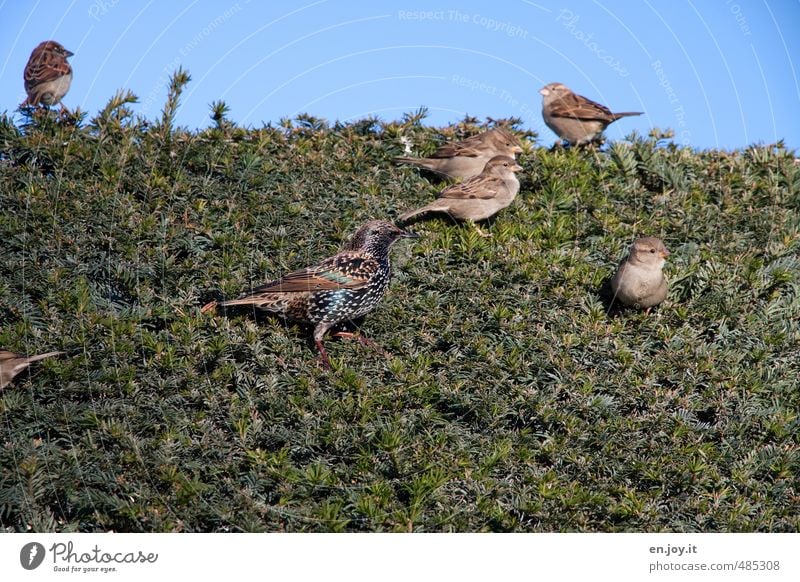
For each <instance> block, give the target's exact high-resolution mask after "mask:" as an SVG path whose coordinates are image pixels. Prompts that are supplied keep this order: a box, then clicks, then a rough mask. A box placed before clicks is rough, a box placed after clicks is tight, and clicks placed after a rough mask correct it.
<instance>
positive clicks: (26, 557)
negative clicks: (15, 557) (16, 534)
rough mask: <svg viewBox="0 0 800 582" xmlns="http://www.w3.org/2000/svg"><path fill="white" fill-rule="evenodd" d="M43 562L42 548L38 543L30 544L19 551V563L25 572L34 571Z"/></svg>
mask: <svg viewBox="0 0 800 582" xmlns="http://www.w3.org/2000/svg"><path fill="white" fill-rule="evenodd" d="M43 561H44V546H43V545H42V544H40V543H39V542H30V543H28V544H25V545H24V546H22V549H21V550H20V551H19V563H20V564H22V567H23V568H25V569H26V570H35V569H36V568H38V567H39V566H41V565H42V562H43Z"/></svg>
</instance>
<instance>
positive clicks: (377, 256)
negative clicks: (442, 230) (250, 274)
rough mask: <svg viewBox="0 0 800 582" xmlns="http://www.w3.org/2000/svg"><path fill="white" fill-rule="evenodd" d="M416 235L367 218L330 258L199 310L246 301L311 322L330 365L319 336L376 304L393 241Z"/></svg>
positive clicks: (386, 282) (325, 362)
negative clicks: (236, 297) (367, 220)
mask: <svg viewBox="0 0 800 582" xmlns="http://www.w3.org/2000/svg"><path fill="white" fill-rule="evenodd" d="M417 236H418V235H417V234H415V233H412V232H409V231H406V230H403V229H401V228H398V227H397V226H395V225H394V224H391V223H390V222H387V221H384V220H371V221H369V222H367V223H366V224H364V225H362V226H361V227H360V228H359V229H358V231H356V233H355V234H354V235H353V236H352V238H351V239H350V240H349V242H348V243H346V244H345V245H344V247H343V248H342V250H341V251H340V252H339V253H338V254H336V255H334V256H333V257H329V258H327V259H325V260H323V261H322V262H320V263H318V264H316V265H314V266H310V267H306V268H305V269H300V270H298V271H294V272H292V273H289V274H288V275H284V276H283V277H281V278H280V279H276V280H274V281H270V282H269V283H266V284H264V285H262V286H260V287H258V288H256V289H254V290H253V291H252V292H250V293H247V294H245V295H243V296H241V297H239V298H238V299H232V300H230V301H222V302H219V303H217V302H215V301H212V302H211V303H208V304H206V305H205V306H204V307H203V308H202V309H201V311H202V312H204V313H205V312H208V311H210V310H212V309H215V308H216V307H233V306H241V305H250V306H253V307H255V308H257V309H262V310H265V311H268V312H271V313H274V314H277V315H281V316H283V317H284V318H285V319H288V320H291V321H296V322H300V323H306V324H311V325H313V326H314V334H313V337H314V344H315V345H316V347H317V350H318V351H319V354H320V358H321V361H322V365H323V367H325V368H327V369H330V360H329V358H328V353H327V352H326V350H325V346H324V345H323V343H322V339H323V337H324V336H325V334H326V333H327V332H328V331H329V330H330V329H331V328H333V327H335V326H336V325H338V324H340V323H344V322H347V321H352V320H354V319H358V318H360V317H362V316H364V315H366V314H367V313H369V312H370V311H372V310H373V309H374V308H375V306H376V305H377V304H378V303H379V302H380V300H381V299H382V298H383V295H384V294H385V293H386V289H387V288H388V286H389V280H390V278H391V266H390V263H389V251H390V249H391V247H392V245H393V244H394V243H395V242H397V241H398V240H399V239H401V238H416V237H417ZM334 335H336V336H339V337H345V338H356V339H358V340H359V341H361V343H364V344H368V345H373V346H375V344H374V342H372V341H371V340H369V339H367V338H365V337H364V336H363V335H361V334H359V335H357V336H356V335H355V334H353V333H347V332H338V333H335V334H334Z"/></svg>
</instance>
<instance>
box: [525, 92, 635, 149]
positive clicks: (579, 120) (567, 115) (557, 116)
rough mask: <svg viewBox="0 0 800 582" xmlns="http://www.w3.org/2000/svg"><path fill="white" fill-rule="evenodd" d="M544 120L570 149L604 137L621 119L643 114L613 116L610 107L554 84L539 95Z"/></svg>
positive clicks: (617, 114)
mask: <svg viewBox="0 0 800 582" xmlns="http://www.w3.org/2000/svg"><path fill="white" fill-rule="evenodd" d="M539 93H540V94H542V95H543V96H544V98H543V99H542V117H544V122H545V123H546V124H547V127H549V128H550V129H552V130H553V133H555V134H556V135H558V137H560V138H561V139H563V140H566V141H568V142H569V144H570V145H581V144H585V143H589V142H591V141H594V140H596V139H598V138H599V137H600V134H601V133H603V130H604V129H605V128H606V127H608V126H609V124H610V123H613V122H614V121H616V120H617V119H620V118H622V117H628V116H630V115H641V114H642V113H641V112H625V113H611V110H609V109H608V107H604V106H603V105H600V104H599V103H595V102H594V101H592V100H591V99H587V98H586V97H583V96H582V95H577V94H575V93H573V92H572V91H571V90H570V89H569V87H567V86H565V85H562V84H561V83H550V84H549V85H545V86H544V87H542V89H541V90H540V91H539Z"/></svg>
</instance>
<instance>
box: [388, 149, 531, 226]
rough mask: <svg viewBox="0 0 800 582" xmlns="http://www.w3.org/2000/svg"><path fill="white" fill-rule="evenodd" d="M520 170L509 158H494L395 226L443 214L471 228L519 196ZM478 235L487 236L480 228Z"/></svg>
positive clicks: (400, 220)
mask: <svg viewBox="0 0 800 582" xmlns="http://www.w3.org/2000/svg"><path fill="white" fill-rule="evenodd" d="M521 169H522V168H521V167H520V166H518V165H517V163H516V162H515V161H514V159H513V158H509V157H508V156H495V157H493V158H492V159H491V160H489V162H488V163H487V164H486V167H485V168H484V169H483V172H481V173H480V174H479V175H477V176H473V177H472V178H469V179H467V180H464V181H463V182H459V183H457V184H453V185H452V186H448V187H447V188H445V189H444V190H442V191H441V192H439V197H438V198H437V199H436V200H434V201H433V202H431V203H430V204H428V205H427V206H423V207H422V208H418V209H416V210H411V211H409V212H406V213H405V214H402V215H401V216H400V218H399V219H398V222H400V223H405V222H407V221H408V220H410V219H412V218H414V217H415V216H419V215H422V214H427V213H429V212H443V213H445V214H447V215H449V216H450V217H452V218H453V219H455V220H466V221H468V222H471V223H472V224H475V222H476V221H480V220H486V219H487V218H490V217H492V216H494V215H495V214H497V213H498V212H499V211H500V210H502V209H503V208H505V207H506V206H508V205H509V204H511V203H512V202H513V201H514V198H515V197H516V195H517V192H519V180H518V179H517V177H516V176H515V175H514V172H518V171H519V170H521ZM476 228H477V225H476ZM478 232H479V233H480V234H481V235H482V236H488V235H486V234H484V233H483V232H482V231H481V230H480V228H478Z"/></svg>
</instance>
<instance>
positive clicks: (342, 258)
mask: <svg viewBox="0 0 800 582" xmlns="http://www.w3.org/2000/svg"><path fill="white" fill-rule="evenodd" d="M377 269H378V262H377V261H376V260H374V259H372V258H369V257H364V256H363V255H360V254H357V253H351V252H343V253H339V254H338V255H336V256H334V257H331V258H329V259H325V260H324V261H322V262H321V263H320V264H319V265H315V266H313V267H306V268H305V269H300V270H299V271H294V272H293V273H289V274H288V275H284V276H283V277H281V278H280V279H277V280H275V281H271V282H269V283H267V284H265V285H262V286H260V287H258V288H257V289H254V290H253V292H252V293H250V295H264V294H266V293H298V292H303V293H307V292H309V291H325V290H333V289H358V288H360V287H363V286H364V285H366V284H367V282H369V279H370V277H371V276H372V275H373V274H374V273H375V271H376V270H377Z"/></svg>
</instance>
